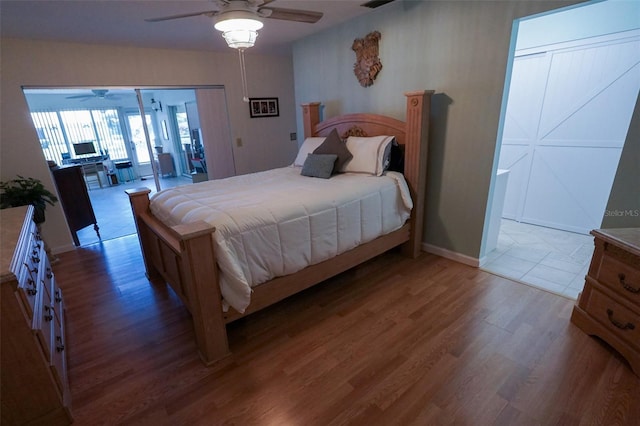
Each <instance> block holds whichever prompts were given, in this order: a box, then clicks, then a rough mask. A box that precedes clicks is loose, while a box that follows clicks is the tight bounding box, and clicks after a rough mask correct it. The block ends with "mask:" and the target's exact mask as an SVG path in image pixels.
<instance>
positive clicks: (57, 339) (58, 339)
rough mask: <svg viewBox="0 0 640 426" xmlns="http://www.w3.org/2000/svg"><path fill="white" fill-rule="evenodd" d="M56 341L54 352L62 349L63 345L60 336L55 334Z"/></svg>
mask: <svg viewBox="0 0 640 426" xmlns="http://www.w3.org/2000/svg"><path fill="white" fill-rule="evenodd" d="M56 341H57V342H58V344H56V352H62V351H64V345H63V344H62V337H60V336H56Z"/></svg>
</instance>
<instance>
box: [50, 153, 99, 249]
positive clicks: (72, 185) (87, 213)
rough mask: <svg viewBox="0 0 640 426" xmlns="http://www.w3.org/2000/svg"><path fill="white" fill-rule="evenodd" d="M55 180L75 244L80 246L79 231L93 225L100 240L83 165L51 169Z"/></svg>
mask: <svg viewBox="0 0 640 426" xmlns="http://www.w3.org/2000/svg"><path fill="white" fill-rule="evenodd" d="M51 173H52V174H53V180H54V182H55V183H56V188H58V195H59V196H60V203H61V204H62V210H64V215H65V217H66V218H67V223H68V224H69V229H70V230H71V236H72V237H73V243H74V244H75V245H76V246H79V245H80V240H79V239H78V231H79V230H80V229H84V228H86V227H87V226H89V225H93V229H94V231H96V234H97V235H98V238H100V229H99V228H98V221H97V220H96V215H95V213H94V211H93V206H92V205H91V199H90V198H89V192H88V191H87V185H86V183H85V181H84V176H83V172H82V166H81V165H72V166H62V167H59V168H57V169H51Z"/></svg>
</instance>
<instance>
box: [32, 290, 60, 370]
mask: <svg viewBox="0 0 640 426" xmlns="http://www.w3.org/2000/svg"><path fill="white" fill-rule="evenodd" d="M55 316H56V312H55V309H54V307H53V305H52V304H51V299H49V298H48V296H47V294H46V292H45V291H44V290H42V291H41V292H40V297H38V301H37V308H36V312H35V318H34V320H33V331H34V332H35V334H36V337H37V338H38V341H39V342H40V346H41V349H42V352H43V353H44V356H45V358H46V359H47V360H48V361H49V362H50V361H51V345H52V343H53V339H54V337H53V331H54V325H55V322H56V319H55Z"/></svg>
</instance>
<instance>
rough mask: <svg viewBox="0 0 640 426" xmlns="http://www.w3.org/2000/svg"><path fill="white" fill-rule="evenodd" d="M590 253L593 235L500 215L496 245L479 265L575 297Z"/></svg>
mask: <svg viewBox="0 0 640 426" xmlns="http://www.w3.org/2000/svg"><path fill="white" fill-rule="evenodd" d="M592 254H593V237H592V236H591V235H583V234H576V233H573V232H566V231H561V230H557V229H551V228H545V227H542V226H536V225H530V224H528V223H519V222H515V221H513V220H507V219H502V224H501V227H500V234H499V237H498V247H497V248H496V249H495V250H494V251H492V252H491V253H489V255H488V256H487V260H486V261H485V262H484V264H483V265H482V266H481V269H483V270H485V271H487V272H491V273H494V274H496V275H501V276H504V277H507V278H511V279H513V280H516V281H520V282H522V283H524V284H528V285H531V286H534V287H538V288H542V289H544V290H547V291H550V292H552V293H556V294H560V295H562V296H565V297H568V298H571V299H576V298H577V297H578V293H580V291H582V287H583V286H584V277H585V275H586V274H587V270H588V269H589V263H590V261H591V256H592Z"/></svg>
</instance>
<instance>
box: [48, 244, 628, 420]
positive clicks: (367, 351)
mask: <svg viewBox="0 0 640 426" xmlns="http://www.w3.org/2000/svg"><path fill="white" fill-rule="evenodd" d="M59 259H60V261H59V262H58V263H57V264H56V265H54V272H55V274H56V279H57V282H58V284H59V286H60V287H61V288H62V289H63V291H64V298H65V303H66V323H67V347H68V352H67V356H68V366H69V381H70V385H71V393H72V404H73V413H74V416H75V424H76V425H91V426H93V425H101V424H105V425H120V424H125V425H154V426H155V425H287V426H297V425H344V424H353V425H440V424H442V425H474V426H477V425H545V426H546V425H583V424H584V425H607V426H609V425H639V424H640V379H639V378H638V377H636V376H634V375H633V373H632V372H631V370H630V368H629V367H628V366H627V364H626V363H625V361H624V360H623V359H622V358H621V357H620V356H619V355H617V354H616V353H615V352H614V351H613V350H612V349H610V348H609V347H608V346H607V345H606V344H604V343H602V342H601V341H600V340H598V339H596V338H593V337H589V336H586V335H585V334H583V333H582V332H581V331H580V330H579V329H578V328H576V327H575V326H573V325H572V324H571V323H570V321H569V317H570V315H571V309H572V306H573V302H572V301H571V300H569V299H565V298H563V297H560V296H556V295H553V294H550V293H546V292H544V291H542V290H537V289H534V288H532V287H528V286H525V285H522V284H518V283H515V282H512V281H509V280H506V279H503V278H500V277H497V276H494V275H491V274H489V273H486V272H483V271H480V270H478V269H475V268H471V267H468V266H465V265H462V264H458V263H455V262H453V261H450V260H447V259H443V258H440V257H437V256H434V255H429V254H423V255H422V256H420V257H419V258H418V259H415V260H410V259H405V258H403V257H401V256H400V255H399V254H397V253H387V254H385V255H383V256H380V257H379V258H377V259H374V260H373V261H371V262H368V263H367V264H366V265H363V266H361V267H358V268H356V269H354V270H351V271H348V272H346V273H344V274H342V275H340V276H339V277H336V278H334V279H332V280H329V281H328V282H326V283H323V284H320V285H318V286H316V287H314V288H312V289H310V290H308V291H305V292H303V293H301V294H298V295H295V296H293V297H291V298H289V299H287V300H285V301H283V302H281V303H279V304H277V305H275V306H273V307H270V308H268V309H266V310H264V311H261V312H258V313H256V314H254V315H251V316H249V317H247V318H244V319H241V320H239V321H237V322H235V323H233V324H230V325H229V326H228V331H229V340H230V348H231V350H232V351H233V353H234V357H233V359H232V361H231V362H230V363H228V364H227V365H225V366H220V367H219V368H206V367H204V366H203V364H202V363H201V362H200V359H199V358H198V355H197V352H196V346H195V339H194V334H193V330H192V325H191V320H190V317H189V315H188V313H187V311H186V310H185V309H184V307H183V306H182V305H181V304H180V302H179V300H178V298H177V297H176V296H175V295H174V294H173V293H172V292H171V290H169V289H168V288H167V287H166V286H154V285H151V284H150V283H149V282H148V280H147V279H146V278H145V275H144V269H143V264H142V260H141V256H140V249H139V245H138V242H137V239H136V237H135V236H130V237H124V238H119V239H115V240H110V241H105V242H104V243H102V244H97V245H93V246H89V247H85V248H82V249H79V250H76V251H74V252H69V253H63V254H61V255H59Z"/></svg>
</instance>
